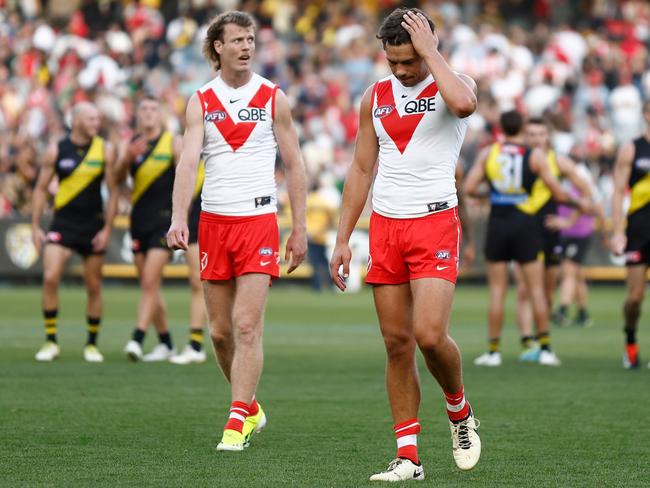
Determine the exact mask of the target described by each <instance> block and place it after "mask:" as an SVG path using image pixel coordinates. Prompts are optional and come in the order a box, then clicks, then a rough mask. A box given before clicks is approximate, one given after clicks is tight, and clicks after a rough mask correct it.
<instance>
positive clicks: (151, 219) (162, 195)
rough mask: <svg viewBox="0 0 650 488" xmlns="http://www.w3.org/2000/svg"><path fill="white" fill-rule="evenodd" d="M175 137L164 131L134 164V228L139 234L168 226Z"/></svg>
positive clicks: (170, 208) (132, 169)
mask: <svg viewBox="0 0 650 488" xmlns="http://www.w3.org/2000/svg"><path fill="white" fill-rule="evenodd" d="M173 141H174V136H173V134H172V133H171V132H169V131H163V132H162V133H161V134H160V136H158V138H156V139H154V140H151V141H149V142H148V147H147V151H146V152H145V153H144V154H142V155H141V156H138V158H137V159H136V160H135V162H134V163H133V164H132V165H131V168H130V170H131V176H132V178H133V191H132V194H131V206H132V208H131V228H132V229H134V228H135V229H137V230H138V231H139V232H143V231H147V230H150V229H154V228H157V227H160V226H164V225H169V223H170V221H171V214H172V191H173V189H174V147H173Z"/></svg>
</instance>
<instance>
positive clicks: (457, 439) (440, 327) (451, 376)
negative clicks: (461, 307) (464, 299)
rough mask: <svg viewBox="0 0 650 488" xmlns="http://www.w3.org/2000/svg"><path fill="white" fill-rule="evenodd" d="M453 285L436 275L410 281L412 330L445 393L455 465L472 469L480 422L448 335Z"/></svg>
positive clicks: (478, 448) (478, 451) (476, 457)
mask: <svg viewBox="0 0 650 488" xmlns="http://www.w3.org/2000/svg"><path fill="white" fill-rule="evenodd" d="M455 288H456V286H455V285H454V284H453V283H451V282H450V281H447V280H443V279H439V278H421V279H417V280H413V281H411V292H412V293H413V331H414V334H415V340H416V342H417V344H418V347H419V348H420V351H422V354H423V356H424V359H425V361H426V364H427V367H428V368H429V371H430V372H431V373H432V374H433V376H434V377H435V378H436V380H437V381H438V384H439V385H440V387H441V388H442V390H443V392H444V394H445V400H446V402H447V415H448V416H449V426H450V429H451V434H452V440H453V442H452V453H453V457H454V461H455V462H456V465H457V466H458V467H459V468H460V469H463V470H467V469H472V468H473V467H474V466H475V465H476V463H478V460H479V458H480V455H481V439H480V438H479V436H478V433H477V432H476V429H477V428H478V426H479V422H478V420H476V419H475V418H474V415H473V413H472V409H471V407H470V405H469V402H467V400H466V398H465V391H464V388H463V374H462V361H461V355H460V350H459V349H458V346H457V345H456V343H455V342H454V340H453V339H452V338H451V337H450V336H449V316H450V313H451V305H452V302H453V299H454V290H455Z"/></svg>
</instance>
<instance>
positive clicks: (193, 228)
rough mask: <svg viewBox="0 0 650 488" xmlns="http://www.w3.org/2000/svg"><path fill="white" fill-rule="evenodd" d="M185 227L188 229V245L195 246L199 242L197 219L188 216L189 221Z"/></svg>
mask: <svg viewBox="0 0 650 488" xmlns="http://www.w3.org/2000/svg"><path fill="white" fill-rule="evenodd" d="M187 226H188V227H189V229H190V238H189V240H188V241H187V243H188V244H196V243H198V242H199V218H198V216H197V217H196V218H195V217H194V215H190V220H189V221H188V222H187Z"/></svg>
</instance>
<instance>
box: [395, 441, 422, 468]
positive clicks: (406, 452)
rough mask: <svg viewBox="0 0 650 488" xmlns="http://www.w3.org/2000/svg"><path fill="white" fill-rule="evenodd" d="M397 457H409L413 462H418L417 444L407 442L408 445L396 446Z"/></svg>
mask: <svg viewBox="0 0 650 488" xmlns="http://www.w3.org/2000/svg"><path fill="white" fill-rule="evenodd" d="M397 457H399V458H404V459H409V460H410V461H411V462H413V463H415V464H420V460H419V459H418V446H414V445H412V444H409V445H408V446H402V447H398V448H397Z"/></svg>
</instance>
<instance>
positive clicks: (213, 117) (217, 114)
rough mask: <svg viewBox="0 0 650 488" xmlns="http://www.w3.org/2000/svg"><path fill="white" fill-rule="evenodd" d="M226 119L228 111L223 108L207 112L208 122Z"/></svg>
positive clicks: (206, 118) (206, 119)
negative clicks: (222, 109)
mask: <svg viewBox="0 0 650 488" xmlns="http://www.w3.org/2000/svg"><path fill="white" fill-rule="evenodd" d="M225 119H226V112H223V111H221V110H216V111H214V112H210V113H207V114H205V121H206V122H221V121H222V120H225Z"/></svg>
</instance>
